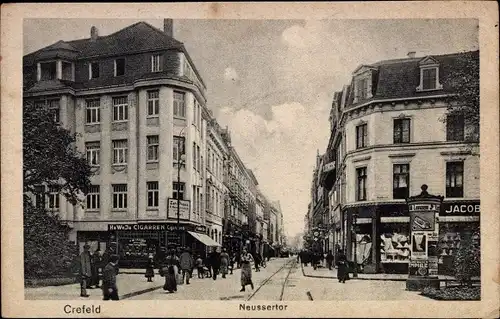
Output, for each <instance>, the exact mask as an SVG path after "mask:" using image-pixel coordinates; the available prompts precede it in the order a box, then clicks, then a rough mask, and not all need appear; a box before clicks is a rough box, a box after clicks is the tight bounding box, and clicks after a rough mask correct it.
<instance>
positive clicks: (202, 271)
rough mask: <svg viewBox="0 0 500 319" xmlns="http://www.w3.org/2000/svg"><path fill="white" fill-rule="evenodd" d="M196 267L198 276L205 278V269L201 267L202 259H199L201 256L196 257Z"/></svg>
mask: <svg viewBox="0 0 500 319" xmlns="http://www.w3.org/2000/svg"><path fill="white" fill-rule="evenodd" d="M196 268H197V269H198V278H201V279H203V278H205V270H204V269H203V260H202V259H201V256H198V258H196Z"/></svg>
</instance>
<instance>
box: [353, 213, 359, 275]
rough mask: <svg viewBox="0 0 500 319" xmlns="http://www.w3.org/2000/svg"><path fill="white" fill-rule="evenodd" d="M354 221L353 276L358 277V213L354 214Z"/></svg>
mask: <svg viewBox="0 0 500 319" xmlns="http://www.w3.org/2000/svg"><path fill="white" fill-rule="evenodd" d="M352 221H353V233H354V269H353V272H352V276H353V277H354V278H357V277H358V260H357V256H358V238H357V235H356V228H357V227H358V214H353V215H352Z"/></svg>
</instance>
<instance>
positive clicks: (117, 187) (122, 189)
mask: <svg viewBox="0 0 500 319" xmlns="http://www.w3.org/2000/svg"><path fill="white" fill-rule="evenodd" d="M113 208H114V209H125V208H127V184H114V185H113Z"/></svg>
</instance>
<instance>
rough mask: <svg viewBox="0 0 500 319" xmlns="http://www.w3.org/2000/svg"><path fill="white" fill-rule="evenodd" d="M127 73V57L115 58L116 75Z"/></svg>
mask: <svg viewBox="0 0 500 319" xmlns="http://www.w3.org/2000/svg"><path fill="white" fill-rule="evenodd" d="M124 74H125V59H124V58H120V59H116V60H115V76H121V75H124Z"/></svg>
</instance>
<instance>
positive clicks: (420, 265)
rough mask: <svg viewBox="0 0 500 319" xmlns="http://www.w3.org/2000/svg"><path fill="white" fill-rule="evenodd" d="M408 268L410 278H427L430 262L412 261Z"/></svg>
mask: <svg viewBox="0 0 500 319" xmlns="http://www.w3.org/2000/svg"><path fill="white" fill-rule="evenodd" d="M408 268H409V275H410V276H427V275H428V273H429V262H428V261H427V260H411V261H410V264H409V267H408Z"/></svg>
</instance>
